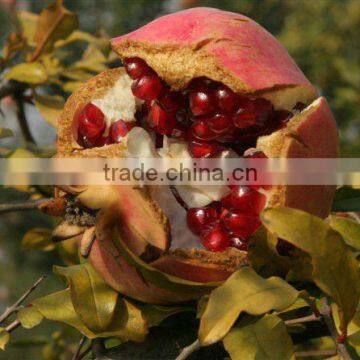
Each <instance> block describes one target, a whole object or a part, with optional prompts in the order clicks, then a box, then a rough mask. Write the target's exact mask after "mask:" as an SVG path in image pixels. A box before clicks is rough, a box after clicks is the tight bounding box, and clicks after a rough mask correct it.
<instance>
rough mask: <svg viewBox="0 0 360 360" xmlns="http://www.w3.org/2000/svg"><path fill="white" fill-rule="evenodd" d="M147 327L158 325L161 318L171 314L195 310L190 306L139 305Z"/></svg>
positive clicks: (163, 318)
mask: <svg viewBox="0 0 360 360" xmlns="http://www.w3.org/2000/svg"><path fill="white" fill-rule="evenodd" d="M141 310H142V312H143V314H144V316H145V319H146V321H147V324H148V326H149V327H153V326H157V325H159V324H160V323H161V322H162V321H163V320H165V319H166V318H168V317H169V316H171V315H175V314H178V313H180V312H185V311H187V312H188V311H195V309H194V308H193V307H191V306H161V305H152V304H147V305H144V306H142V307H141Z"/></svg>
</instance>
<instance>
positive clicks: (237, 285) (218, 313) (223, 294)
mask: <svg viewBox="0 0 360 360" xmlns="http://www.w3.org/2000/svg"><path fill="white" fill-rule="evenodd" d="M297 296H298V291H297V290H296V289H294V288H293V287H292V286H290V285H289V284H287V283H286V282H285V281H284V280H283V279H281V278H278V277H271V278H269V279H263V278H262V277H260V276H259V275H258V274H256V272H255V271H254V270H253V269H251V268H249V267H244V268H242V269H240V270H238V271H236V272H235V273H234V274H232V275H231V276H230V277H229V278H228V280H227V281H226V282H225V283H224V284H223V285H221V286H219V287H218V288H217V289H215V290H213V291H212V292H211V294H210V297H209V302H208V304H207V306H206V309H205V312H204V314H203V316H202V318H201V322H200V328H199V339H200V341H201V343H202V344H203V345H210V344H213V343H215V342H217V341H219V340H220V339H221V338H223V337H224V336H225V335H226V334H227V332H228V331H229V330H230V328H231V327H232V326H233V324H234V323H235V321H236V319H237V318H238V316H239V315H240V314H241V313H242V312H246V313H248V314H251V315H261V314H265V313H267V312H268V311H271V310H276V311H282V310H284V309H286V308H287V307H289V306H290V305H291V304H293V303H294V302H295V300H296V299H297Z"/></svg>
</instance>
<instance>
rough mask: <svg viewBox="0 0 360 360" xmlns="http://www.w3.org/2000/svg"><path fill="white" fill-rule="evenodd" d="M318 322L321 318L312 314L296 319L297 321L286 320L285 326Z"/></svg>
mask: <svg viewBox="0 0 360 360" xmlns="http://www.w3.org/2000/svg"><path fill="white" fill-rule="evenodd" d="M318 320H321V317H319V316H316V315H315V314H312V315H309V316H304V317H300V318H296V319H290V320H285V321H284V322H285V325H287V326H291V325H296V324H302V323H307V322H311V321H318Z"/></svg>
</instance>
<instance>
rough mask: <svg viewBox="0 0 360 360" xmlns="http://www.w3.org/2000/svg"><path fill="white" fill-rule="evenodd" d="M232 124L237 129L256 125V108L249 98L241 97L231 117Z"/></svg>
mask: <svg viewBox="0 0 360 360" xmlns="http://www.w3.org/2000/svg"><path fill="white" fill-rule="evenodd" d="M232 120H233V123H234V125H235V126H236V127H237V128H239V129H246V128H248V127H252V126H256V125H257V122H256V109H255V107H254V104H253V103H252V102H251V100H250V99H247V98H244V97H242V98H241V102H240V106H239V108H238V109H237V110H236V112H235V114H234V115H233V117H232Z"/></svg>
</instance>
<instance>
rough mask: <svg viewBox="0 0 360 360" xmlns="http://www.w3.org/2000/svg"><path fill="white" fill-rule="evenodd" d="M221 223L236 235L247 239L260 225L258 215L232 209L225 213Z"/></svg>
mask: <svg viewBox="0 0 360 360" xmlns="http://www.w3.org/2000/svg"><path fill="white" fill-rule="evenodd" d="M223 223H224V225H225V227H226V229H227V230H229V231H230V232H231V233H233V234H235V235H236V236H240V237H242V238H245V239H248V238H249V237H250V236H251V235H252V234H253V233H254V232H255V231H256V230H257V229H258V228H259V226H260V225H261V222H260V220H259V217H258V216H254V215H247V214H243V213H242V212H239V211H233V212H229V213H228V214H226V216H225V217H224V218H223Z"/></svg>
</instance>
